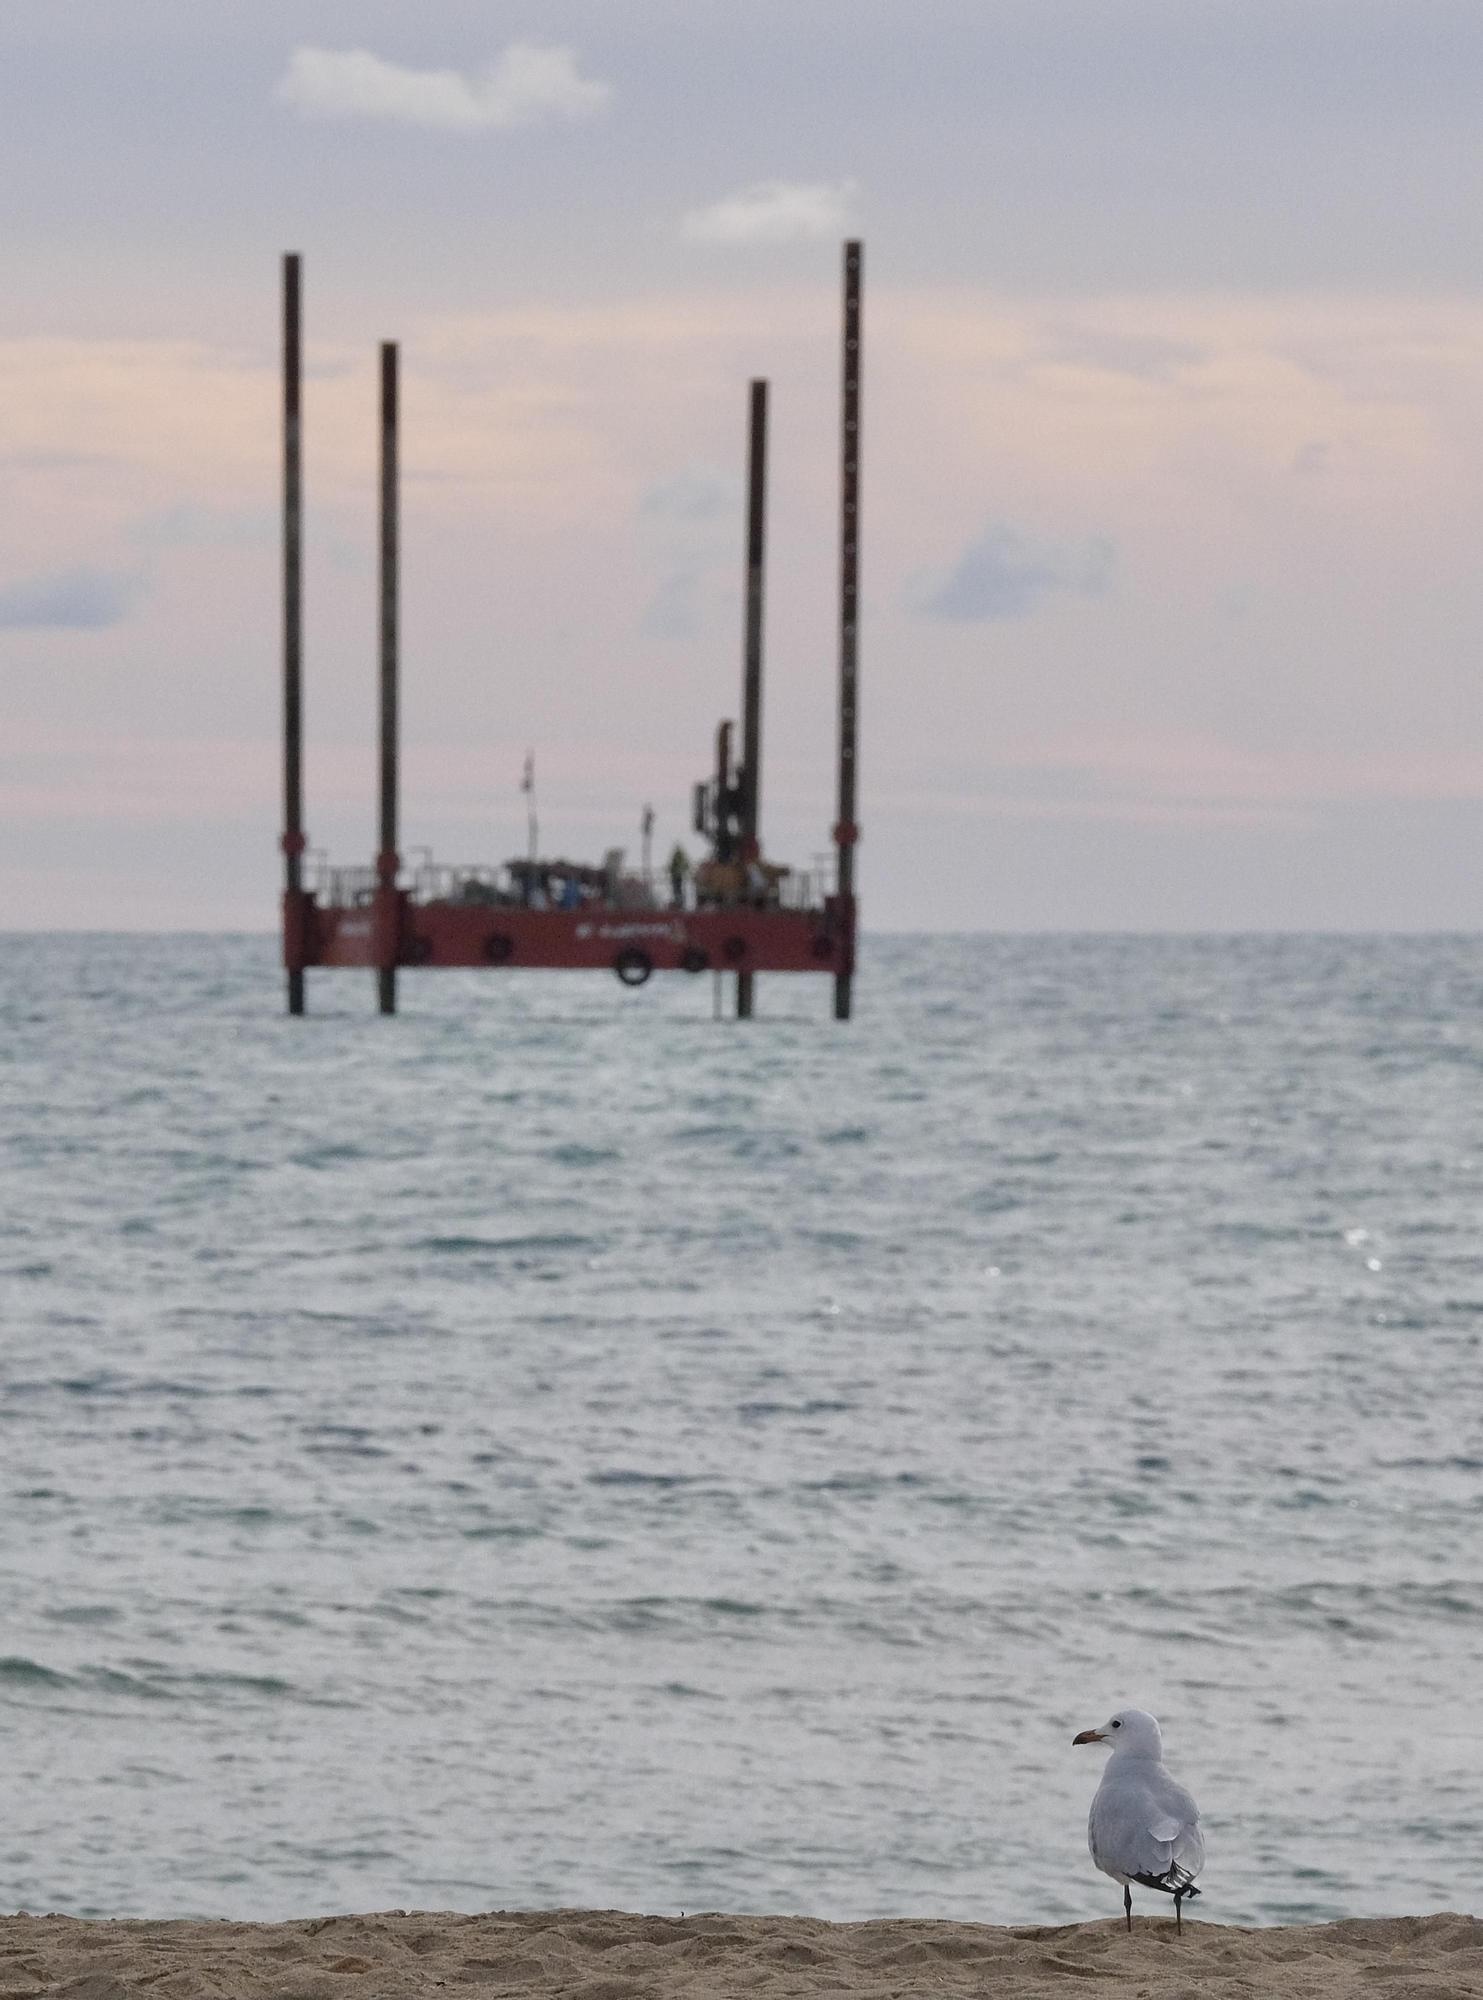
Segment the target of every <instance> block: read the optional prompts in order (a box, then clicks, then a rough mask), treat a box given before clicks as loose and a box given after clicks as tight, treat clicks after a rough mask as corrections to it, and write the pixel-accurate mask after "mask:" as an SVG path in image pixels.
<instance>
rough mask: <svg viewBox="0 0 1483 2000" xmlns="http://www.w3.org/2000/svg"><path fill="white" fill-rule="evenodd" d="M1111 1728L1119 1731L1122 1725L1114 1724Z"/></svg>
mask: <svg viewBox="0 0 1483 2000" xmlns="http://www.w3.org/2000/svg"><path fill="white" fill-rule="evenodd" d="M1112 1726H1113V1728H1114V1729H1121V1728H1122V1724H1121V1723H1120V1722H1114V1723H1113V1725H1112Z"/></svg>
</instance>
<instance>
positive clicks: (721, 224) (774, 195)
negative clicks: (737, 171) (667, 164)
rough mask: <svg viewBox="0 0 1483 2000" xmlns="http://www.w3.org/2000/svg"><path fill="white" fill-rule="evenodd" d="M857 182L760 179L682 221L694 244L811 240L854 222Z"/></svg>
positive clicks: (840, 230)
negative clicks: (853, 213) (851, 220)
mask: <svg viewBox="0 0 1483 2000" xmlns="http://www.w3.org/2000/svg"><path fill="white" fill-rule="evenodd" d="M854 199H855V183H854V182H853V181H839V182H829V181H758V182H756V183H755V184H754V185H753V186H752V187H747V188H742V189H741V190H740V192H739V193H737V194H731V195H727V196H726V198H725V199H724V200H723V201H718V202H713V203H712V204H711V206H710V207H709V208H692V209H691V210H690V212H689V214H688V215H686V216H685V218H684V220H683V221H682V223H681V225H680V233H681V235H682V236H684V237H685V238H686V240H687V241H688V242H691V243H808V242H813V241H814V240H815V239H816V238H818V237H831V236H841V235H843V234H844V232H845V231H846V230H847V229H848V228H849V226H850V212H851V209H852V208H853V206H854Z"/></svg>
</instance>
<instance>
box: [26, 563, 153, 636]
mask: <svg viewBox="0 0 1483 2000" xmlns="http://www.w3.org/2000/svg"><path fill="white" fill-rule="evenodd" d="M138 587H139V579H138V578H137V577H133V576H124V575H120V574H119V573H117V572H115V571H110V570H101V569H86V568H79V569H63V570H54V571H52V572H51V574H50V575H47V576H32V577H25V578H23V579H22V580H21V581H20V582H19V583H11V584H0V628H3V629H5V630H8V631H20V630H23V629H32V630H40V629H49V630H52V631H77V632H88V631H99V630H101V629H102V628H103V627H104V626H105V625H116V624H117V623H118V622H119V620H120V619H121V618H122V617H123V615H124V613H125V612H126V611H127V610H128V608H129V605H130V603H131V601H132V599H133V597H134V594H135V592H136V590H137V589H138Z"/></svg>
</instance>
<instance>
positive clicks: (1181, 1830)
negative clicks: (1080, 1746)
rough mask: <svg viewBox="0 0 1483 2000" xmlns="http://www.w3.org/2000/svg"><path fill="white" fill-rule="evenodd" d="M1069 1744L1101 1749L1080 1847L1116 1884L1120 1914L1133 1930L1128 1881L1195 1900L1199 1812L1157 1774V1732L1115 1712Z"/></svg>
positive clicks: (1130, 1713) (1127, 1713)
mask: <svg viewBox="0 0 1483 2000" xmlns="http://www.w3.org/2000/svg"><path fill="white" fill-rule="evenodd" d="M1071 1741H1072V1743H1073V1744H1075V1743H1106V1744H1109V1745H1110V1746H1111V1748H1112V1755H1111V1756H1110V1757H1109V1758H1108V1759H1107V1769H1106V1770H1105V1771H1104V1772H1103V1773H1102V1782H1101V1784H1100V1785H1098V1787H1097V1796H1096V1797H1095V1798H1094V1799H1093V1800H1092V1810H1091V1813H1090V1815H1089V1816H1088V1818H1087V1846H1088V1847H1089V1848H1090V1849H1091V1850H1092V1859H1093V1861H1095V1862H1096V1864H1097V1866H1098V1867H1099V1868H1100V1869H1101V1870H1102V1873H1103V1874H1104V1875H1110V1876H1111V1877H1112V1879H1113V1881H1114V1882H1121V1883H1122V1885H1123V1911H1124V1913H1125V1915H1126V1916H1127V1919H1128V1929H1129V1930H1131V1929H1132V1928H1133V1890H1132V1887H1131V1885H1132V1884H1133V1883H1134V1882H1141V1883H1142V1884H1143V1886H1144V1888H1145V1889H1162V1890H1163V1892H1164V1894H1165V1895H1166V1896H1172V1897H1173V1898H1174V1921H1175V1924H1176V1926H1177V1927H1178V1928H1179V1929H1180V1930H1183V1928H1184V1920H1183V1918H1182V1917H1181V1916H1180V1914H1179V1905H1180V1904H1181V1903H1182V1902H1183V1901H1184V1898H1185V1897H1186V1896H1198V1895H1199V1893H1200V1892H1199V1890H1198V1889H1197V1888H1196V1887H1195V1877H1196V1876H1197V1875H1198V1874H1199V1872H1200V1870H1201V1869H1202V1868H1203V1867H1204V1865H1205V1839H1204V1836H1203V1834H1202V1833H1201V1832H1200V1808H1199V1807H1198V1806H1197V1805H1196V1804H1195V1802H1194V1800H1193V1799H1192V1798H1191V1797H1190V1795H1189V1793H1188V1792H1187V1791H1186V1790H1185V1789H1184V1786H1183V1785H1176V1784H1175V1782H1174V1780H1173V1779H1172V1778H1171V1777H1170V1776H1169V1773H1168V1772H1167V1771H1166V1770H1165V1769H1164V1739H1163V1737H1162V1736H1161V1735H1160V1734H1159V1725H1158V1724H1157V1722H1155V1721H1154V1719H1153V1717H1152V1716H1151V1715H1148V1714H1146V1713H1145V1712H1144V1710H1143V1709H1141V1708H1120V1709H1119V1710H1118V1712H1117V1714H1116V1715H1114V1716H1113V1717H1112V1719H1111V1721H1110V1722H1104V1723H1103V1724H1102V1727H1101V1728H1100V1729H1083V1730H1082V1732H1081V1734H1080V1736H1073V1737H1072V1739H1071Z"/></svg>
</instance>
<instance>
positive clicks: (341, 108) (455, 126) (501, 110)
mask: <svg viewBox="0 0 1483 2000" xmlns="http://www.w3.org/2000/svg"><path fill="white" fill-rule="evenodd" d="M273 95H274V96H275V97H276V98H277V100H278V101H279V103H280V104H289V105H292V106H293V108H294V109H295V110H296V111H297V112H299V114H300V115H301V116H302V117H305V118H389V119H392V120H394V121H395V122H397V123H398V124H402V125H429V126H434V127H436V128H438V129H440V130H442V131H445V132H473V131H477V130H479V129H481V128H490V129H493V130H495V131H510V130H512V129H513V128H515V127H516V126H520V125H540V124H544V123H545V122H546V121H547V120H548V119H551V118H590V117H592V116H593V115H594V114H595V113H596V112H598V111H600V110H601V109H602V108H603V106H604V105H605V104H606V103H607V101H608V99H609V98H610V97H611V96H612V86H611V85H610V84H607V83H602V82H599V81H597V80H596V79H594V78H592V77H585V76H582V75H580V74H579V73H578V70H577V59H576V56H575V55H574V53H573V52H572V50H571V49H568V48H559V47H553V48H544V47H541V46H540V45H538V44H537V43H535V42H512V43H511V44H510V46H509V47H508V48H507V49H506V50H505V52H504V54H503V55H502V56H501V57H500V58H499V60H498V62H495V63H491V64H490V65H489V67H488V68H487V69H485V70H484V71H483V72H482V73H480V74H479V75H477V76H465V75H463V74H462V73H461V72H460V71H459V70H455V69H408V68H406V67H405V66H404V65H403V64H401V63H393V62H387V61H385V60H384V59H383V58H382V57H381V56H376V55H372V54H371V53H370V51H369V50H368V49H315V48H298V49H295V50H294V52H293V55H292V56H291V57H290V59H289V65H288V68H287V70H286V71H285V72H284V74H283V76H282V77H281V78H280V79H279V81H278V83H277V85H276V86H275V88H274V92H273Z"/></svg>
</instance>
